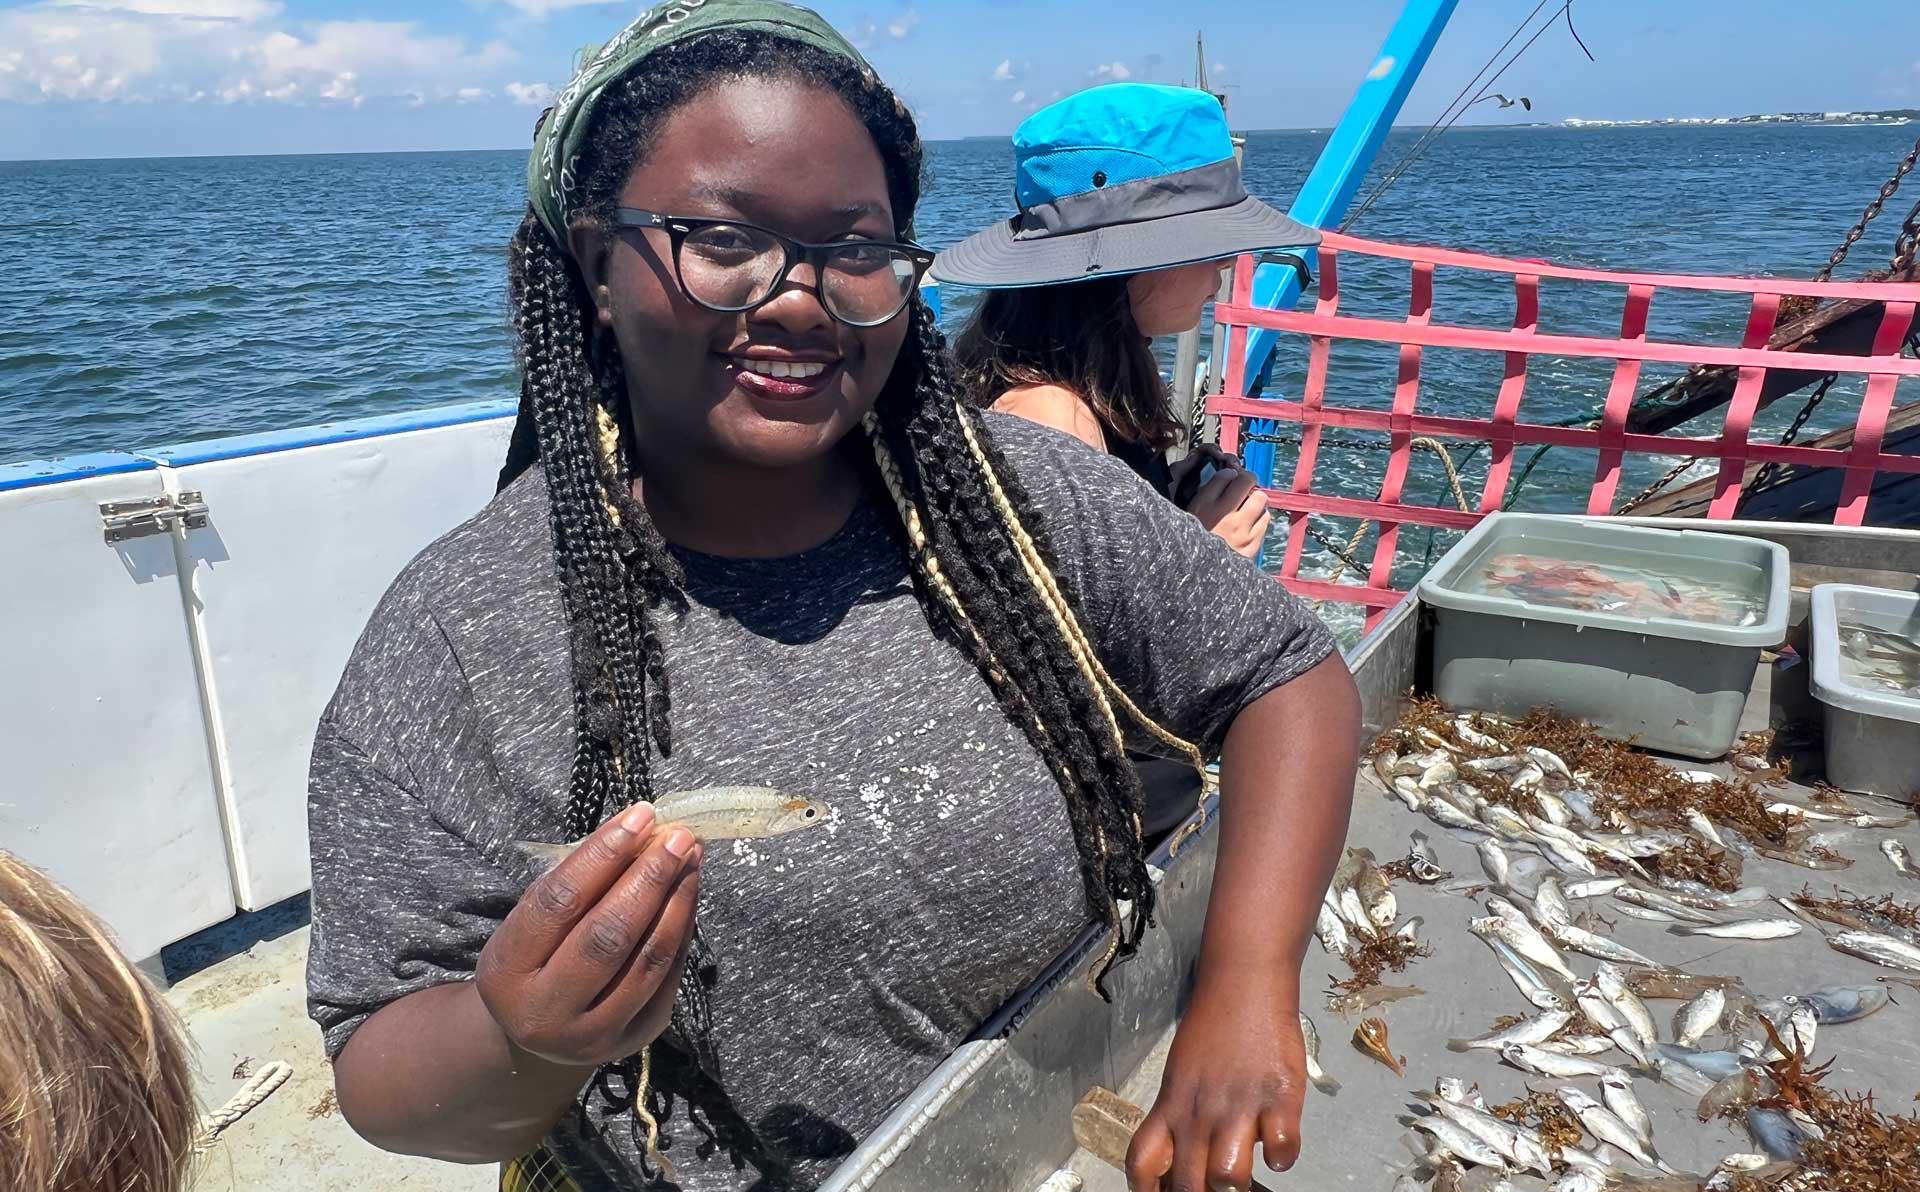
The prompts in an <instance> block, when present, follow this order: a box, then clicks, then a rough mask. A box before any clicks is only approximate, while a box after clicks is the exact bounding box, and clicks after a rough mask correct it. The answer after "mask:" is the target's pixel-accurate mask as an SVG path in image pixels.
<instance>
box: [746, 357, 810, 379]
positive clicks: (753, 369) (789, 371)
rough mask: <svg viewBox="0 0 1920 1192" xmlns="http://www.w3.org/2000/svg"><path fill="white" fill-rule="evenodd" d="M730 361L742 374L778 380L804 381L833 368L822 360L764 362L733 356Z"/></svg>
mask: <svg viewBox="0 0 1920 1192" xmlns="http://www.w3.org/2000/svg"><path fill="white" fill-rule="evenodd" d="M731 359H732V360H733V362H734V363H735V364H737V365H739V366H740V370H741V371H742V372H750V373H753V374H754V375H755V376H761V377H774V378H776V379H778V380H795V381H804V380H807V379H809V378H811V377H817V376H819V375H820V374H821V373H823V372H826V371H827V370H828V369H829V368H831V367H833V365H832V364H829V363H828V362H826V361H823V360H764V359H759V358H756V357H752V356H734V357H732V358H731Z"/></svg>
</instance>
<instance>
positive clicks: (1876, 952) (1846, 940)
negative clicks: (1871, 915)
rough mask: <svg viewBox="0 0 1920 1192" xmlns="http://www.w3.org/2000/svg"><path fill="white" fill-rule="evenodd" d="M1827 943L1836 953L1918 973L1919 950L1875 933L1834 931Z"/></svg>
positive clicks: (1919, 966)
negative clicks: (1843, 953)
mask: <svg viewBox="0 0 1920 1192" xmlns="http://www.w3.org/2000/svg"><path fill="white" fill-rule="evenodd" d="M1827 943H1828V944H1830V945H1831V946H1832V947H1834V948H1835V949H1837V950H1838V951H1841V952H1845V953H1847V954H1848V955H1850V956H1858V957H1860V958H1861V959H1862V960H1871V961H1873V962H1874V963H1875V964H1879V965H1885V966H1886V967H1887V968H1894V969H1900V970H1902V971H1904V972H1909V973H1920V948H1916V947H1914V946H1913V945H1912V944H1909V943H1906V942H1905V941H1903V940H1897V939H1894V938H1893V937H1892V936H1890V935H1881V934H1880V933H1879V932H1877V931H1836V932H1834V933H1833V934H1832V935H1830V936H1828V937H1827Z"/></svg>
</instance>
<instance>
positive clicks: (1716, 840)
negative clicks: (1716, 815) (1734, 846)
mask: <svg viewBox="0 0 1920 1192" xmlns="http://www.w3.org/2000/svg"><path fill="white" fill-rule="evenodd" d="M1680 814H1681V816H1682V818H1684V819H1685V820H1686V821H1687V827H1689V828H1692V829H1693V830H1694V832H1695V833H1696V834H1697V835H1698V836H1699V837H1700V838H1701V839H1702V840H1704V841H1706V842H1707V843H1708V844H1711V845H1713V846H1714V847H1715V848H1725V847H1727V842H1726V841H1724V840H1722V839H1720V831H1719V829H1717V828H1715V827H1714V826H1713V821H1712V820H1710V819H1708V818H1707V816H1706V813H1705V812H1703V811H1701V810H1700V809H1699V808H1698V807H1689V808H1687V809H1686V810H1685V811H1683V812H1681V813H1680Z"/></svg>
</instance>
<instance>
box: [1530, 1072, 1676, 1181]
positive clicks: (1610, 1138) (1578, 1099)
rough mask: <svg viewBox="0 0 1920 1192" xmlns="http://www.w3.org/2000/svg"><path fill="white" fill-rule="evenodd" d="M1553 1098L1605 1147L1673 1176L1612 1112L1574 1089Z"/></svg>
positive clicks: (1558, 1091)
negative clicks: (1616, 1149) (1558, 1100)
mask: <svg viewBox="0 0 1920 1192" xmlns="http://www.w3.org/2000/svg"><path fill="white" fill-rule="evenodd" d="M1623 1076H1624V1074H1623ZM1553 1095H1554V1096H1556V1097H1558V1098H1559V1099H1560V1103H1561V1104H1562V1105H1565V1106H1566V1107H1567V1108H1568V1109H1570V1110H1572V1111H1573V1115H1574V1116H1575V1117H1577V1118H1579V1119H1580V1124H1581V1125H1582V1126H1585V1127H1586V1129H1587V1133H1589V1134H1591V1135H1593V1136H1594V1137H1595V1138H1597V1139H1599V1140H1600V1141H1601V1142H1604V1143H1606V1144H1607V1145H1608V1146H1611V1147H1617V1148H1619V1149H1620V1150H1623V1151H1625V1152H1626V1153H1627V1154H1629V1155H1631V1156H1633V1158H1634V1159H1635V1160H1637V1161H1638V1162H1640V1163H1644V1164H1646V1165H1647V1166H1648V1167H1652V1168H1655V1169H1657V1170H1659V1171H1663V1172H1666V1173H1667V1174H1669V1175H1671V1174H1673V1173H1674V1171H1673V1168H1671V1167H1668V1166H1667V1165H1666V1164H1665V1163H1662V1162H1661V1161H1660V1157H1659V1156H1658V1155H1656V1154H1654V1153H1653V1148H1652V1147H1650V1146H1647V1145H1645V1144H1644V1143H1642V1142H1641V1141H1640V1139H1639V1138H1637V1137H1635V1135H1634V1131H1633V1128H1632V1127H1631V1126H1629V1125H1627V1124H1626V1123H1625V1122H1623V1121H1621V1120H1620V1119H1619V1117H1618V1116H1616V1115H1615V1114H1614V1113H1613V1111H1611V1110H1609V1109H1608V1108H1607V1107H1606V1106H1604V1105H1602V1104H1600V1102H1598V1101H1595V1100H1594V1099H1593V1098H1592V1097H1589V1096H1587V1095H1586V1094H1585V1093H1583V1092H1581V1091H1580V1090H1579V1089H1575V1088H1558V1089H1555V1090H1554V1091H1553Z"/></svg>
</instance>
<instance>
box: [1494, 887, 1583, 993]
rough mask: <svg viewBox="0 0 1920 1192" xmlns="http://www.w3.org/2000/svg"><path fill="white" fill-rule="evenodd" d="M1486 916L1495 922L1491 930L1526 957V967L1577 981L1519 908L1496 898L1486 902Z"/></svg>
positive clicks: (1570, 970) (1576, 975)
mask: <svg viewBox="0 0 1920 1192" xmlns="http://www.w3.org/2000/svg"><path fill="white" fill-rule="evenodd" d="M1487 913H1488V914H1489V915H1490V916H1491V917H1492V918H1493V919H1494V920H1495V923H1494V924H1492V925H1491V926H1490V927H1489V930H1492V931H1494V932H1496V933H1497V934H1498V935H1499V936H1500V938H1501V939H1502V940H1504V941H1506V943H1507V944H1508V945H1509V946H1510V947H1512V948H1513V950H1514V951H1516V952H1518V953H1519V954H1520V955H1521V956H1523V957H1525V958H1526V960H1527V963H1529V964H1531V965H1534V966H1535V967H1536V968H1541V969H1545V970H1546V971H1548V972H1551V973H1554V974H1557V975H1558V976H1560V977H1562V978H1564V979H1566V980H1568V981H1573V980H1577V979H1578V977H1579V974H1577V973H1575V972H1574V971H1573V969H1571V968H1569V967H1568V965H1567V962H1566V961H1565V960H1564V959H1562V958H1561V956H1560V953H1558V952H1556V951H1555V950H1554V947H1553V945H1552V944H1551V943H1549V942H1548V941H1547V937H1546V936H1544V935H1541V934H1540V931H1539V929H1538V928H1536V927H1534V925H1533V924H1532V923H1530V922H1528V921H1527V916H1526V914H1525V912H1523V911H1522V910H1521V909H1520V908H1519V907H1517V906H1515V905H1513V904H1512V903H1511V902H1508V901H1507V900H1506V899H1504V898H1500V897H1497V896H1495V897H1490V898H1488V899H1487Z"/></svg>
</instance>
